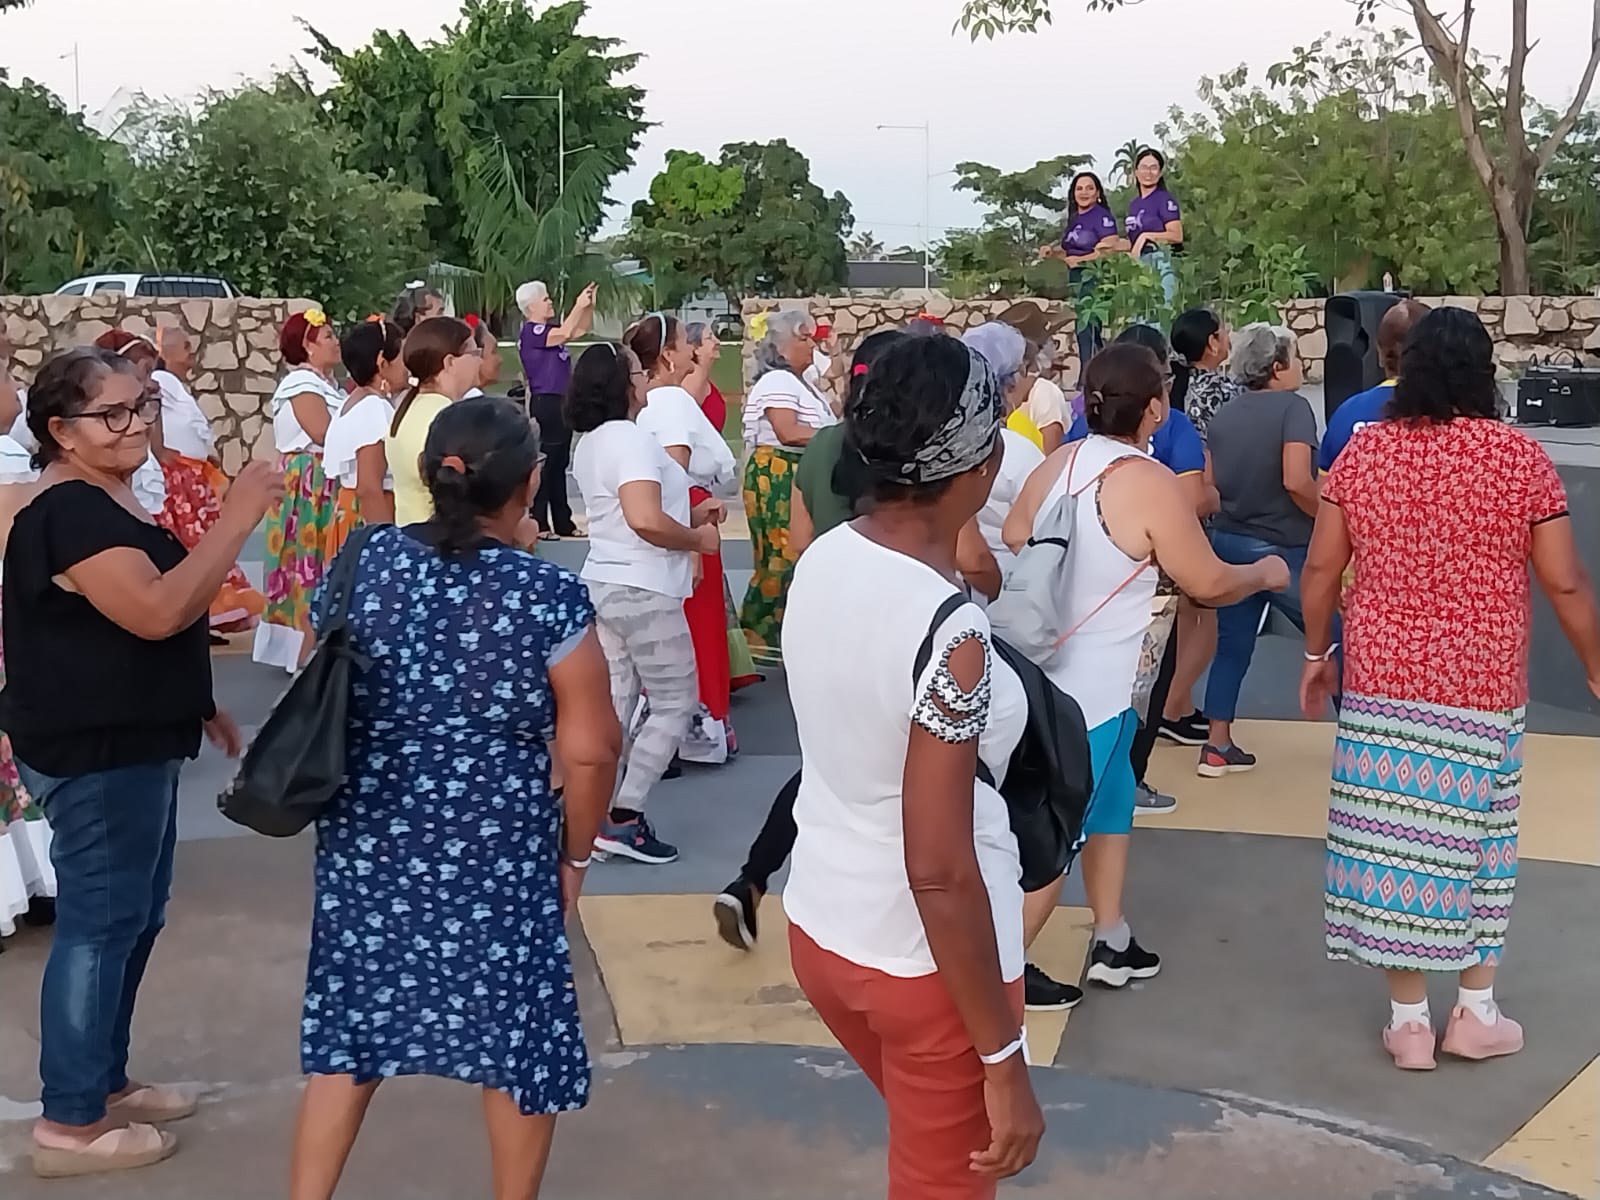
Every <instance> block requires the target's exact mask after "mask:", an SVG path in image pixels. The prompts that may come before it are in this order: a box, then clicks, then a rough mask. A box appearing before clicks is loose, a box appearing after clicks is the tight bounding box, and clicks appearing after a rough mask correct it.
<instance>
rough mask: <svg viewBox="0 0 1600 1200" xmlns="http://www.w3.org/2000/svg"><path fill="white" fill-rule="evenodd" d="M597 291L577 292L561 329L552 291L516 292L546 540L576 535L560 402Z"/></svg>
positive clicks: (539, 514) (538, 514) (568, 444)
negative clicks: (540, 455)
mask: <svg viewBox="0 0 1600 1200" xmlns="http://www.w3.org/2000/svg"><path fill="white" fill-rule="evenodd" d="M594 293H595V285H594V284H592V283H591V284H590V285H589V286H588V287H586V288H584V289H583V291H581V292H579V293H578V298H577V300H575V301H574V302H573V305H572V311H571V312H569V313H568V314H567V319H566V320H565V321H563V322H561V324H559V325H557V324H555V319H556V302H555V300H554V299H552V298H551V296H550V289H549V288H547V287H545V285H544V284H542V283H540V282H539V281H538V280H537V279H535V280H533V281H531V282H529V283H525V284H523V285H522V286H521V287H519V288H518V289H517V308H518V309H519V310H521V312H522V315H523V317H524V318H525V319H526V323H525V324H524V325H523V326H522V333H521V334H520V335H518V337H517V353H518V355H519V356H520V357H521V358H522V374H523V376H524V377H525V378H526V379H527V381H528V415H529V416H531V417H532V418H533V419H534V420H535V421H537V422H539V447H540V449H541V450H543V451H544V455H545V463H544V470H543V471H542V472H541V473H540V476H539V490H538V492H536V493H535V494H534V497H533V519H534V520H535V521H537V522H539V532H540V534H541V535H542V536H544V537H546V538H549V537H574V536H576V535H577V532H578V530H577V527H576V526H575V525H573V523H572V508H571V506H570V505H569V504H568V503H567V462H568V460H569V459H570V458H571V456H572V438H571V437H570V436H569V435H568V433H567V426H566V423H565V422H564V421H563V420H562V417H561V403H562V400H563V399H564V398H565V397H566V394H567V381H568V379H569V378H570V377H571V375H572V359H571V357H570V356H569V355H568V353H567V343H568V342H572V341H576V340H577V339H578V338H580V337H582V336H583V335H584V334H586V333H588V332H589V326H590V325H592V324H593V323H594Z"/></svg>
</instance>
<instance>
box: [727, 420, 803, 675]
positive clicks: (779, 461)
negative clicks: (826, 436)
mask: <svg viewBox="0 0 1600 1200" xmlns="http://www.w3.org/2000/svg"><path fill="white" fill-rule="evenodd" d="M799 461H800V453H799V451H797V450H780V449H778V448H777V447H774V446H757V447H756V449H755V452H754V453H753V454H751V456H750V461H749V462H748V463H746V464H745V468H744V512H745V517H746V519H747V520H748V521H749V524H750V543H751V547H752V549H753V550H754V554H755V571H754V573H753V574H752V575H751V576H750V586H749V587H748V588H747V589H745V593H744V603H743V604H742V605H740V607H739V624H740V625H742V626H743V627H744V636H745V640H746V641H748V642H749V644H750V654H751V656H752V657H753V658H754V659H755V661H756V662H758V663H765V664H772V665H781V664H782V662H783V649H782V647H781V645H780V644H779V642H780V636H781V634H782V632H783V609H784V605H785V604H786V603H787V602H788V598H789V580H790V579H791V578H793V576H794V564H795V559H796V557H797V556H796V555H795V553H794V552H793V551H792V550H790V549H789V513H790V506H791V502H792V498H793V494H794V468H795V465H796V464H797V463H798V462H799Z"/></svg>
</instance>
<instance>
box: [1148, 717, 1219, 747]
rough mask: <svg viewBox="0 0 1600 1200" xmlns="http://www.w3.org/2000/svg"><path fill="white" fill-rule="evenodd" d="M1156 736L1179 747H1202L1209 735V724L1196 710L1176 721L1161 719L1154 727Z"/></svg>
mask: <svg viewBox="0 0 1600 1200" xmlns="http://www.w3.org/2000/svg"><path fill="white" fill-rule="evenodd" d="M1156 735H1157V736H1158V737H1163V738H1165V739H1166V740H1167V741H1169V742H1176V743H1177V744H1178V745H1180V746H1204V745H1205V744H1206V738H1207V737H1209V736H1210V735H1211V722H1209V721H1207V720H1206V719H1205V717H1204V716H1203V715H1201V713H1200V712H1199V711H1198V710H1196V711H1195V712H1192V713H1190V714H1189V715H1188V716H1187V717H1179V718H1178V719H1177V720H1176V721H1169V720H1167V719H1166V718H1165V717H1162V718H1161V723H1160V724H1159V725H1157V726H1156Z"/></svg>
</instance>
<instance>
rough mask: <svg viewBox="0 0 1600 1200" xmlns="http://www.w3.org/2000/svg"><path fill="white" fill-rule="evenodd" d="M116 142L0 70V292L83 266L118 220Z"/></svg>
mask: <svg viewBox="0 0 1600 1200" xmlns="http://www.w3.org/2000/svg"><path fill="white" fill-rule="evenodd" d="M115 156H116V150H115V148H114V147H112V146H111V145H109V144H108V143H106V142H105V141H103V140H102V139H101V138H99V137H98V136H97V135H96V134H95V133H94V132H93V131H92V130H90V129H89V128H88V127H87V126H85V125H84V123H83V118H82V117H80V116H78V115H77V114H76V113H69V112H68V111H67V110H66V107H65V106H64V105H63V104H62V103H61V101H60V100H58V99H57V98H56V97H55V96H54V95H52V94H51V93H50V92H49V91H47V90H46V89H45V88H43V87H41V86H40V85H39V84H36V83H34V82H32V81H31V80H24V81H23V82H22V83H20V84H17V85H12V84H11V83H9V82H8V80H7V77H6V73H5V71H4V70H0V294H3V293H6V292H50V291H54V290H55V289H56V288H58V287H60V286H61V285H62V284H63V283H65V282H67V280H69V279H71V278H73V277H74V276H75V275H79V274H81V273H82V272H83V270H84V267H85V264H87V263H90V262H93V261H94V260H95V257H96V256H97V255H98V253H99V252H100V249H101V247H102V246H103V245H104V244H105V241H106V239H107V238H108V237H109V236H110V234H111V231H112V228H113V226H114V224H115V220H116V205H115V191H114V188H113V187H112V159H113V158H114V157H115Z"/></svg>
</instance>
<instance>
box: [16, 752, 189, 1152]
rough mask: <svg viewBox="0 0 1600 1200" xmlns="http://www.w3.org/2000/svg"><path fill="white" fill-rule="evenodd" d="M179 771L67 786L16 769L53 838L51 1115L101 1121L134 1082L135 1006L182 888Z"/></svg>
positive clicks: (48, 985) (42, 1072)
mask: <svg viewBox="0 0 1600 1200" xmlns="http://www.w3.org/2000/svg"><path fill="white" fill-rule="evenodd" d="M179 765H180V764H179V762H178V761H177V760H176V759H174V760H172V761H169V762H159V763H148V764H144V765H141V766H136V767H119V768H117V769H115V770H110V771H97V772H94V773H93V774H89V775H78V776H74V777H72V778H70V779H58V778H55V777H53V776H49V775H42V774H40V773H39V772H38V771H34V770H32V769H31V768H29V767H28V766H27V765H26V764H24V763H20V762H19V763H18V764H17V767H18V769H19V770H20V772H21V774H22V779H23V782H24V783H25V784H26V785H27V787H28V790H29V791H30V792H31V793H32V794H33V796H34V799H36V800H37V801H38V802H39V805H40V807H41V808H43V809H44V814H45V816H46V817H47V818H49V821H50V828H51V831H52V832H53V834H54V841H53V843H52V844H51V847H50V862H51V864H52V865H53V866H54V867H55V869H56V883H57V889H58V893H57V896H56V927H55V941H54V943H53V944H52V946H51V947H50V958H49V961H48V962H47V963H46V964H45V969H44V986H43V988H42V989H41V995H40V998H39V1001H40V1005H39V1007H40V1011H39V1078H40V1080H41V1082H42V1083H43V1095H42V1099H43V1101H44V1115H45V1118H46V1119H47V1120H50V1121H58V1122H60V1123H61V1124H63V1125H92V1124H93V1123H94V1122H96V1121H98V1120H99V1119H100V1118H101V1117H103V1116H105V1114H106V1097H107V1096H109V1095H111V1094H112V1093H114V1092H119V1091H121V1090H122V1089H123V1088H125V1087H127V1086H128V1030H129V1027H130V1026H131V1025H132V1023H133V1006H134V1001H135V1000H136V999H137V998H138V994H139V983H140V981H141V980H142V979H143V978H144V969H145V964H146V963H148V962H149V960H150V950H151V947H153V946H154V945H155V940H156V934H158V933H160V932H161V926H162V925H163V923H164V922H165V920H166V909H167V894H168V892H169V891H170V890H171V887H172V849H173V844H174V843H175V842H176V840H177V834H178V767H179Z"/></svg>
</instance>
